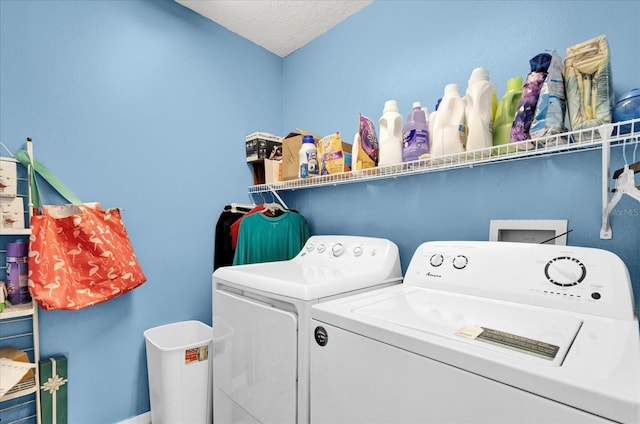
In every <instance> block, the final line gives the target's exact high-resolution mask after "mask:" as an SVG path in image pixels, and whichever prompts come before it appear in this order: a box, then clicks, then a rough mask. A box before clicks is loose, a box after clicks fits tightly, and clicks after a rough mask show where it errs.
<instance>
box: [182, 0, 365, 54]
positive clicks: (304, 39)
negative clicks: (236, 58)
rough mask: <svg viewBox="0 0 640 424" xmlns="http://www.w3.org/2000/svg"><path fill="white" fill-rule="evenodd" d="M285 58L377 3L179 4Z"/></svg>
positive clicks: (204, 0) (239, 0) (254, 0)
mask: <svg viewBox="0 0 640 424" xmlns="http://www.w3.org/2000/svg"><path fill="white" fill-rule="evenodd" d="M176 2H178V3H180V4H182V5H183V6H186V7H188V8H189V9H192V10H194V11H196V12H198V13H199V14H201V15H203V16H205V17H206V18H209V19H211V20H212V21H214V22H216V23H218V24H220V25H222V26H223V27H225V28H227V29H228V30H230V31H232V32H235V33H236V34H238V35H240V36H242V37H244V38H246V39H248V40H250V41H253V42H254V43H255V44H257V45H259V46H261V47H264V48H265V49H267V50H269V51H270V52H272V53H275V54H277V55H278V56H280V57H285V56H287V55H288V54H289V53H292V52H294V51H295V50H297V49H299V48H300V47H302V46H304V45H305V44H307V43H308V42H309V41H311V40H313V39H314V38H316V37H318V36H319V35H321V34H323V33H324V32H326V31H327V30H328V29H330V28H331V27H333V26H334V25H336V24H338V23H340V22H341V21H343V20H344V19H346V18H348V17H349V16H351V15H353V14H354V13H356V12H358V11H359V10H360V9H362V8H363V7H365V6H367V5H369V4H371V3H372V2H373V0H337V1H333V0H317V1H310V0H176Z"/></svg>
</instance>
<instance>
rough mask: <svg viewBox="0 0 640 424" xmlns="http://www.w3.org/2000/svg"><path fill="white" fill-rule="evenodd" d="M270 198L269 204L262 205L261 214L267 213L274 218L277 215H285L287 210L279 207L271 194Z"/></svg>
mask: <svg viewBox="0 0 640 424" xmlns="http://www.w3.org/2000/svg"><path fill="white" fill-rule="evenodd" d="M271 198H272V199H271V203H265V204H264V210H263V211H262V213H263V214H264V213H265V212H267V211H269V212H271V213H272V214H273V215H274V216H278V215H282V214H283V213H285V212H286V211H287V209H285V208H283V207H282V205H280V203H277V202H276V199H275V196H274V195H273V193H271ZM278 212H279V213H278Z"/></svg>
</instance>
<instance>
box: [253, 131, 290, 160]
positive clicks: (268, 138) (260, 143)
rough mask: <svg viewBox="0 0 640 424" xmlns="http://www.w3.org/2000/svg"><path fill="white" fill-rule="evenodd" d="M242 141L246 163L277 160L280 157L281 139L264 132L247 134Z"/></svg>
mask: <svg viewBox="0 0 640 424" xmlns="http://www.w3.org/2000/svg"><path fill="white" fill-rule="evenodd" d="M244 141H245V146H246V150H247V162H254V161H259V160H263V159H273V160H278V159H280V158H281V157H282V137H278V136H277V135H273V134H269V133H264V132H254V133H251V134H247V135H246V136H245V138H244Z"/></svg>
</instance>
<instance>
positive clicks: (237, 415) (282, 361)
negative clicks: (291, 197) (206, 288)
mask: <svg viewBox="0 0 640 424" xmlns="http://www.w3.org/2000/svg"><path fill="white" fill-rule="evenodd" d="M401 282H402V269H401V267H400V257H399V253H398V247H397V246H396V245H395V244H394V243H393V242H391V241H389V240H385V239H379V238H372V237H356V236H342V235H336V236H312V237H310V238H309V240H308V241H307V242H306V244H305V246H304V247H303V248H302V250H301V251H300V253H299V254H298V255H297V256H296V257H295V258H293V259H291V260H288V261H279V262H269V263H260V264H250V265H239V266H229V267H222V268H218V269H217V270H216V271H215V272H214V273H213V288H214V290H213V315H214V317H213V320H214V328H215V325H216V320H217V319H222V320H223V322H225V323H226V324H228V325H229V326H230V327H231V329H232V331H233V334H232V335H231V336H230V338H229V339H227V340H226V343H225V351H224V352H214V354H213V355H214V356H213V364H214V367H213V368H214V371H213V372H214V374H213V380H214V402H213V410H214V422H215V423H216V424H230V423H278V424H284V423H308V422H309V345H310V343H311V340H312V333H311V327H310V322H311V318H310V311H311V306H312V305H314V304H317V303H320V302H324V301H327V300H330V299H335V298H338V297H341V296H345V295H350V294H357V293H360V292H362V291H366V290H371V289H374V288H381V287H386V286H390V285H395V284H399V283H401Z"/></svg>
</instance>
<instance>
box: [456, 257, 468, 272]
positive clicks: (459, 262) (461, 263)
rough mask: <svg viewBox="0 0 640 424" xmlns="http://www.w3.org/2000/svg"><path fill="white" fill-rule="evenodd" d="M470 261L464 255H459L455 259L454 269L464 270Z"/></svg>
mask: <svg viewBox="0 0 640 424" xmlns="http://www.w3.org/2000/svg"><path fill="white" fill-rule="evenodd" d="M468 263H469V259H468V258H467V257H466V256H464V255H458V256H456V257H455V258H453V267H454V268H455V269H462V268H464V267H466V266H467V264H468Z"/></svg>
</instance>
